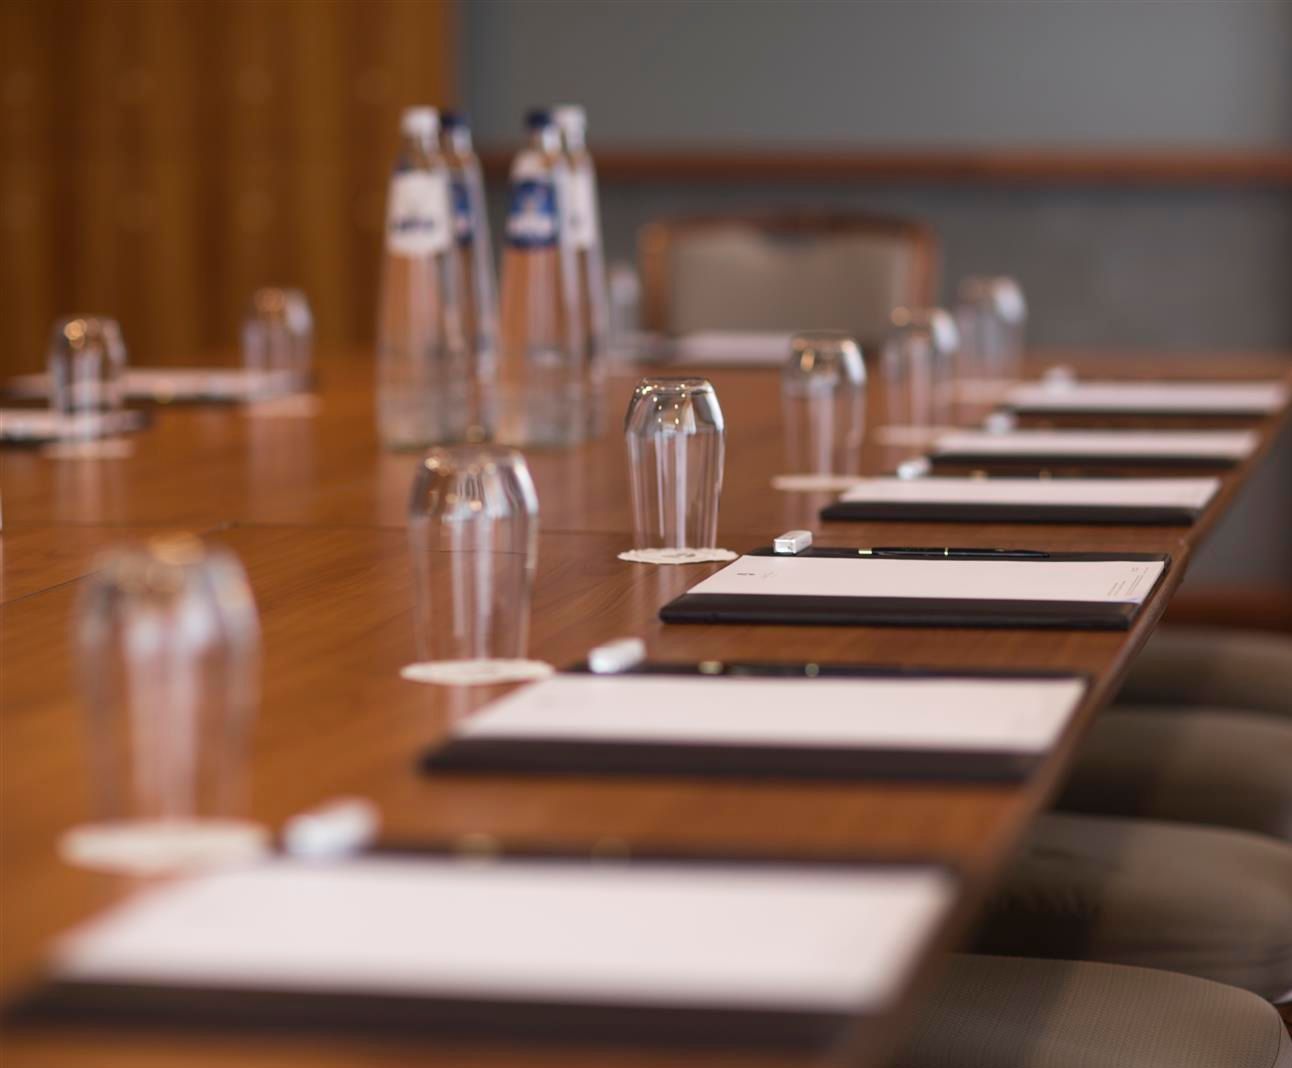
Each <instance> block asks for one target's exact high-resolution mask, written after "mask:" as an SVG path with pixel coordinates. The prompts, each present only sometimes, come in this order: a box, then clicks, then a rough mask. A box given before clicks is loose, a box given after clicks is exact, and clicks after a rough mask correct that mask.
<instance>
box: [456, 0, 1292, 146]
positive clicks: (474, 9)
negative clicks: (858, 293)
mask: <svg viewBox="0 0 1292 1068" xmlns="http://www.w3.org/2000/svg"><path fill="white" fill-rule="evenodd" d="M464 19H465V26H464V29H465V34H466V37H465V42H464V46H465V56H464V60H465V62H464V75H465V79H466V80H465V86H464V88H465V94H464V95H465V98H466V100H467V102H468V104H469V105H470V108H471V111H472V114H473V117H474V120H475V123H476V127H477V130H478V134H479V136H480V137H481V139H482V140H484V141H486V142H493V143H496V142H499V141H507V140H510V139H511V138H512V137H513V136H514V135H515V132H516V131H517V129H518V123H519V121H520V115H521V113H522V111H523V109H524V108H526V107H529V106H531V105H533V104H536V103H543V102H548V101H555V100H558V99H569V100H577V101H581V102H583V103H585V104H587V105H588V107H589V108H590V110H591V112H592V115H593V120H594V122H595V124H596V134H597V138H598V140H599V142H600V143H601V144H603V145H638V144H643V143H655V144H691V145H706V146H709V145H733V144H751V143H753V144H757V143H768V142H770V143H776V144H787V145H788V144H796V143H797V144H814V145H819V144H821V143H823V142H840V143H845V144H848V145H856V144H858V143H869V144H879V145H915V146H921V147H923V146H929V145H944V146H945V145H968V146H977V145H983V144H989V145H996V146H1003V145H1026V146H1033V145H1041V144H1052V145H1092V144H1093V145H1127V146H1133V147H1143V146H1144V145H1145V144H1146V143H1148V144H1154V143H1156V144H1163V145H1169V146H1172V147H1179V146H1182V145H1197V146H1204V147H1210V146H1213V145H1214V146H1228V147H1250V146H1259V145H1265V146H1270V145H1280V144H1287V143H1288V140H1289V137H1290V136H1292V61H1290V60H1292V4H1289V3H1288V2H1287V0H869V2H858V0H852V2H849V0H466V3H465V4H464Z"/></svg>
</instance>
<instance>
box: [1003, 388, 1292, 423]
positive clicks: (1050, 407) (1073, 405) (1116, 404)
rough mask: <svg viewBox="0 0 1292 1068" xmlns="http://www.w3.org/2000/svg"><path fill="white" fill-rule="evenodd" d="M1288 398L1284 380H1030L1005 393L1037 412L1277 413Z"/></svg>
mask: <svg viewBox="0 0 1292 1068" xmlns="http://www.w3.org/2000/svg"><path fill="white" fill-rule="evenodd" d="M1287 401H1288V387H1287V383H1285V382H1029V383H1026V384H1024V385H1020V386H1015V387H1014V388H1013V389H1011V390H1010V391H1009V393H1008V394H1007V395H1006V397H1005V403H1006V404H1007V405H1008V406H1010V407H1012V408H1020V409H1023V410H1025V411H1034V412H1065V411H1089V412H1129V413H1134V412H1161V413H1170V412H1215V413H1216V414H1218V415H1224V414H1234V413H1248V412H1250V413H1260V412H1275V411H1278V410H1279V409H1280V408H1282V407H1283V405H1284V404H1286V403H1287Z"/></svg>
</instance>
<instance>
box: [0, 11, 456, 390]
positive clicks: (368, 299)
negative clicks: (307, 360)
mask: <svg viewBox="0 0 1292 1068" xmlns="http://www.w3.org/2000/svg"><path fill="white" fill-rule="evenodd" d="M452 2H453V0H41V2H36V0H5V3H3V4H2V5H0V62H2V69H0V110H2V111H3V116H2V117H0V225H2V226H3V241H4V255H3V257H2V258H0V346H2V347H0V372H3V373H12V372H16V371H22V370H32V369H37V368H39V367H40V366H41V365H42V364H43V361H44V348H45V341H46V337H47V333H48V330H49V325H50V323H51V321H52V320H53V318H54V317H55V316H56V315H58V314H63V313H66V312H70V311H92V312H93V311H98V312H103V313H107V314H113V315H116V316H117V317H118V318H119V319H120V320H121V323H122V329H123V331H124V332H125V335H126V341H127V345H128V346H129V348H130V353H131V360H132V362H135V363H177V364H182V363H192V362H195V361H198V360H200V359H203V358H209V355H208V354H209V352H210V350H213V349H229V348H231V347H234V346H236V343H237V336H238V324H239V320H240V318H241V315H242V313H243V310H244V307H245V304H246V301H247V298H248V297H249V295H250V293H251V291H252V289H254V288H255V287H256V286H259V285H272V284H284V285H288V284H294V285H300V286H302V287H304V288H305V290H306V292H307V293H308V294H309V296H310V300H311V302H312V303H313V305H314V309H315V318H316V325H317V329H318V333H319V338H320V342H321V343H322V344H325V345H333V346H353V345H356V344H358V345H363V344H366V343H368V342H369V341H370V339H371V335H372V329H373V317H374V311H373V309H374V305H375V289H376V267H377V263H378V259H379V250H380V241H381V215H382V204H383V201H384V196H385V184H386V178H387V174H388V172H389V167H390V162H391V158H392V155H393V152H394V148H395V141H396V136H397V133H396V129H397V122H398V114H399V110H400V109H401V108H402V107H404V106H406V105H408V104H414V103H425V104H435V105H438V106H441V107H443V106H449V105H451V104H452V103H453V102H454V100H453V97H454V91H453V86H454V83H455V72H454V70H453V66H452V60H453V57H454V55H455V53H456V40H455V35H456V22H455V19H454V12H453V10H452Z"/></svg>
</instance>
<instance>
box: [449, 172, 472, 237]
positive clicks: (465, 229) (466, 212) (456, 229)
mask: <svg viewBox="0 0 1292 1068" xmlns="http://www.w3.org/2000/svg"><path fill="white" fill-rule="evenodd" d="M453 233H454V236H455V237H457V239H458V244H459V245H469V244H471V238H472V236H473V235H474V233H475V226H474V224H473V222H472V219H471V194H470V193H469V192H468V191H467V183H466V182H462V181H455V182H454V183H453Z"/></svg>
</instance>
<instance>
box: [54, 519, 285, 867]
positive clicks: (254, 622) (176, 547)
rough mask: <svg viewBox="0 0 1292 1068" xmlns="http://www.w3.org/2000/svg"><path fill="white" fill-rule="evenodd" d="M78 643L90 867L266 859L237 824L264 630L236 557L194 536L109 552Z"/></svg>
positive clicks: (91, 591)
mask: <svg viewBox="0 0 1292 1068" xmlns="http://www.w3.org/2000/svg"><path fill="white" fill-rule="evenodd" d="M75 638H76V643H77V649H78V659H79V667H80V669H81V670H80V675H81V682H82V689H83V692H84V697H85V711H86V717H87V725H88V729H89V743H90V744H89V755H90V760H91V770H92V784H93V787H94V792H95V794H96V795H97V797H96V805H95V807H96V810H97V819H98V822H96V823H93V824H90V825H88V826H86V827H83V828H80V829H78V832H77V834H76V839H75V841H76V843H77V849H78V851H80V852H81V853H82V854H84V857H83V859H86V860H87V862H90V863H96V862H98V863H100V865H101V864H102V863H108V864H109V865H110V866H111V865H112V864H113V863H114V862H116V861H120V862H121V864H122V865H125V866H138V865H140V864H143V865H145V866H149V865H150V866H152V867H156V868H159V869H164V868H167V867H170V866H172V864H178V865H181V866H182V865H185V864H188V863H200V862H207V861H212V860H216V859H220V858H227V857H229V856H230V855H231V854H238V855H241V854H242V853H243V852H244V851H245V850H246V848H247V847H248V845H250V846H251V847H252V848H258V847H259V846H260V845H261V844H262V838H263V835H262V832H260V830H259V829H256V828H254V827H253V826H252V825H249V824H243V823H241V822H240V821H239V820H238V817H240V816H242V815H243V814H244V812H245V806H246V772H247V742H248V736H249V732H250V728H251V725H252V721H253V719H254V717H255V713H256V708H257V704H258V701H259V670H260V668H259V650H260V626H259V620H258V616H257V612H256V605H255V601H254V599H253V598H252V595H251V590H250V587H249V586H248V584H247V579H246V574H245V572H244V571H243V569H242V565H241V564H240V563H239V561H238V559H237V557H236V556H234V555H233V554H232V553H231V552H229V551H228V550H227V549H223V548H218V547H213V546H208V545H205V544H204V543H203V542H201V541H199V540H198V539H197V538H195V537H192V536H189V535H171V536H166V537H158V538H154V539H152V540H150V541H148V542H145V543H143V544H141V545H137V546H130V547H125V548H118V549H114V550H111V551H109V552H107V553H106V554H104V555H103V556H101V557H100V559H99V561H98V566H97V569H96V571H95V573H94V575H93V577H92V578H91V579H90V581H89V583H88V585H87V587H86V589H85V592H84V594H83V595H82V597H81V600H80V602H79V604H78V606H77V610H76V615H75Z"/></svg>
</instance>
